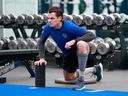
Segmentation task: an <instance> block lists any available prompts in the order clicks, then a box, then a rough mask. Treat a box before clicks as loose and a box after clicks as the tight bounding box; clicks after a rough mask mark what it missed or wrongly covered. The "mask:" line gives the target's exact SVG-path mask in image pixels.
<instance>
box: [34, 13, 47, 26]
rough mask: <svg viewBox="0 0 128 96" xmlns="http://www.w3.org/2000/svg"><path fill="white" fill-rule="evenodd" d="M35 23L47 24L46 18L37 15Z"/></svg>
mask: <svg viewBox="0 0 128 96" xmlns="http://www.w3.org/2000/svg"><path fill="white" fill-rule="evenodd" d="M34 21H35V23H36V24H37V25H43V24H45V18H44V17H43V16H42V15H36V16H34Z"/></svg>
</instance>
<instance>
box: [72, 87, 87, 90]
mask: <svg viewBox="0 0 128 96" xmlns="http://www.w3.org/2000/svg"><path fill="white" fill-rule="evenodd" d="M84 89H85V86H84V87H82V88H80V89H77V88H72V90H84Z"/></svg>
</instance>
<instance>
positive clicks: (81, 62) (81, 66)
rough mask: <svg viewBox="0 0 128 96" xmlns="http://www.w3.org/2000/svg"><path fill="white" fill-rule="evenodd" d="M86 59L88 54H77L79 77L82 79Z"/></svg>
mask: <svg viewBox="0 0 128 96" xmlns="http://www.w3.org/2000/svg"><path fill="white" fill-rule="evenodd" d="M87 60H88V54H78V63H79V70H80V71H79V77H80V78H82V79H84V71H85V68H86V64H87Z"/></svg>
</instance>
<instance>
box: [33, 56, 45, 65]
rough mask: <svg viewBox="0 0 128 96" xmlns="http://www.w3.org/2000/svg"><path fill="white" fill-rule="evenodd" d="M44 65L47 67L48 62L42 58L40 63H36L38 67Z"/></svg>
mask: <svg viewBox="0 0 128 96" xmlns="http://www.w3.org/2000/svg"><path fill="white" fill-rule="evenodd" d="M42 64H45V65H46V64H47V61H46V60H45V59H44V58H41V59H39V60H38V61H35V62H34V65H37V66H39V65H42Z"/></svg>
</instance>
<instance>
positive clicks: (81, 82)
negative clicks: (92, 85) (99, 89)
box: [73, 78, 85, 90]
mask: <svg viewBox="0 0 128 96" xmlns="http://www.w3.org/2000/svg"><path fill="white" fill-rule="evenodd" d="M83 89H85V81H84V80H82V79H80V78H78V80H77V82H76V84H75V87H74V88H73V90H83Z"/></svg>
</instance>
